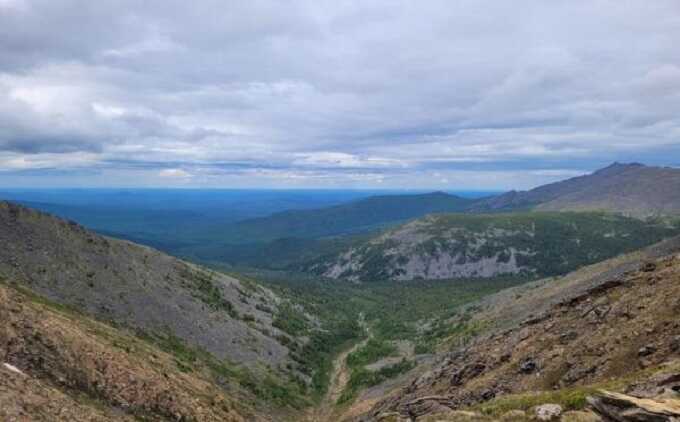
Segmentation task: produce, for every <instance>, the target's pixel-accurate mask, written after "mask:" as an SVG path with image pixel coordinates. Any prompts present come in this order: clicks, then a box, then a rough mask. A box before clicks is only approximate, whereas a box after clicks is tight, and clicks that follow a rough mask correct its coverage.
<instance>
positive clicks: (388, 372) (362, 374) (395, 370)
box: [338, 359, 415, 404]
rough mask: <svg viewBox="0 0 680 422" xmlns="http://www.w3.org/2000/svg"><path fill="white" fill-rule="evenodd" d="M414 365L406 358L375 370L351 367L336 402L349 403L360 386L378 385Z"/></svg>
mask: <svg viewBox="0 0 680 422" xmlns="http://www.w3.org/2000/svg"><path fill="white" fill-rule="evenodd" d="M414 367H415V363H414V362H412V361H409V360H406V359H402V360H401V362H399V363H397V364H394V365H390V366H385V367H383V368H380V369H379V370H377V371H369V370H367V369H365V368H363V367H358V368H354V369H352V373H351V374H350V378H349V382H348V383H347V387H346V388H345V390H344V391H343V392H342V395H341V396H340V398H339V399H338V404H344V403H349V402H351V401H352V400H354V398H355V397H356V396H357V394H358V393H359V391H360V390H361V389H362V388H366V387H372V386H374V385H378V384H380V383H382V382H385V381H386V380H388V379H390V378H394V377H396V376H398V375H401V374H403V373H405V372H408V371H410V370H411V369H413V368H414Z"/></svg>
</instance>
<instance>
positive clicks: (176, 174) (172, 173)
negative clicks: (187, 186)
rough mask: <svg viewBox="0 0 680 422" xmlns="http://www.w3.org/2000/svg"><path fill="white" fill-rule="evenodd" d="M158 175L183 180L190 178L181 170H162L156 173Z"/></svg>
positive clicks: (187, 173) (188, 174) (189, 175)
mask: <svg viewBox="0 0 680 422" xmlns="http://www.w3.org/2000/svg"><path fill="white" fill-rule="evenodd" d="M158 175H159V176H160V177H168V178H178V179H185V178H187V177H192V175H191V174H190V173H189V172H187V171H185V170H182V169H163V170H161V171H159V172H158Z"/></svg>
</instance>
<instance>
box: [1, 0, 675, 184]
mask: <svg viewBox="0 0 680 422" xmlns="http://www.w3.org/2000/svg"><path fill="white" fill-rule="evenodd" d="M678 15H680V5H678V3H677V2H674V1H671V0H667V1H658V2H655V3H654V6H650V5H647V4H642V3H640V2H633V1H624V2H620V1H614V0H610V1H606V0H603V1H597V2H591V1H586V0H583V1H571V2H558V3H554V2H551V3H549V4H548V3H545V2H540V1H528V0H527V1H519V2H511V3H502V2H496V1H481V2H480V1H461V2H455V3H452V2H449V1H444V0H442V1H428V2H413V1H406V0H403V1H396V2H394V1H390V2H382V1H381V2H360V1H348V2H330V1H328V2H326V1H302V0H300V1H294V2H287V3H283V4H282V3H280V2H275V1H265V0H258V1H252V2H227V3H225V2H221V1H217V0H205V1H200V2H193V3H188V2H183V1H160V0H158V1H156V0H153V1H145V2H137V1H113V0H110V1H108V0H106V1H105V0H102V1H97V2H88V1H84V0H67V1H63V2H54V1H48V0H6V1H4V2H2V3H0V151H8V152H13V153H19V154H26V155H31V154H33V155H39V154H46V153H64V154H70V153H75V152H86V153H93V154H95V155H96V156H97V157H98V159H97V160H96V163H94V164H93V166H102V167H105V168H108V169H118V170H120V171H125V169H130V168H131V166H133V165H132V164H131V163H134V166H133V167H134V168H135V169H140V171H141V169H144V170H145V171H153V170H154V169H156V170H157V169H173V168H177V169H182V168H185V167H186V168H188V169H191V170H193V171H196V172H200V171H201V169H205V171H206V172H213V171H217V170H219V169H226V168H228V169H240V170H238V171H245V170H243V169H246V170H247V171H255V170H256V169H261V170H262V171H263V172H264V173H263V174H270V173H267V172H272V171H285V170H287V169H288V170H290V171H291V172H293V173H294V172H296V171H297V172H302V173H305V172H306V173H305V174H307V175H309V177H312V175H314V174H318V175H319V177H321V176H320V174H321V172H324V173H323V174H324V176H323V178H327V177H326V176H325V175H326V174H328V175H332V174H337V175H338V180H341V179H342V177H345V176H346V175H347V174H350V173H351V172H352V171H354V172H356V173H357V174H360V173H361V171H363V170H365V173H364V174H379V175H380V177H389V175H390V174H393V175H395V177H396V176H398V175H401V174H404V173H405V172H406V173H408V172H414V174H415V172H422V171H427V170H433V171H434V170H436V171H440V170H442V169H446V168H447V167H448V169H449V170H457V169H459V170H463V169H464V170H465V171H473V169H475V168H477V169H478V170H479V171H480V172H482V171H490V170H491V169H493V168H495V169H496V170H502V169H508V168H511V169H514V170H517V171H520V170H522V169H525V170H529V169H537V167H539V168H540V167H541V166H542V167H543V168H546V169H548V168H553V167H555V166H556V165H558V166H559V167H560V168H563V169H569V170H582V169H584V168H586V169H592V168H594V167H595V166H597V165H600V164H601V163H606V162H607V161H611V160H614V159H617V160H624V161H625V160H631V161H633V160H639V158H638V157H641V156H644V158H645V159H646V160H647V161H648V162H650V163H656V164H671V162H670V161H669V160H670V159H671V158H673V157H672V154H677V152H678V151H677V147H676V146H675V145H677V139H678V135H680V117H678V115H677V112H676V111H677V110H678V109H680V55H678V53H677V49H676V48H674V45H675V43H676V42H677V40H678V39H680V21H678V20H677V18H675V17H677V16H678ZM671 161H672V160H671ZM675 161H677V160H675ZM126 163H128V164H126ZM537 163H538V164H537ZM60 165H64V166H68V161H65V162H63V163H61V164H60ZM135 166H137V167H135ZM216 169H217V170H216ZM293 173H291V174H293ZM480 174H481V173H480ZM543 174H544V175H545V174H546V173H543ZM540 175H541V174H538V173H537V174H536V177H539V176H540ZM253 177H258V175H257V174H256V173H253ZM329 177H330V176H329ZM364 180H366V181H369V180H373V181H375V180H376V179H371V178H370V177H366V178H365V179H364ZM423 180H425V179H423ZM532 180H534V179H532ZM367 183H368V182H367Z"/></svg>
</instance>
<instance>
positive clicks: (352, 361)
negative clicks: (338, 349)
mask: <svg viewBox="0 0 680 422" xmlns="http://www.w3.org/2000/svg"><path fill="white" fill-rule="evenodd" d="M396 353H397V348H396V347H395V346H394V345H393V344H392V343H389V342H387V341H385V340H380V339H375V338H372V339H370V340H368V342H366V345H365V346H364V347H362V348H360V349H358V350H356V351H354V352H352V353H350V354H349V355H348V356H347V365H348V366H349V367H350V368H356V367H359V366H366V365H368V364H370V363H373V362H377V361H379V360H380V359H382V358H384V357H388V356H394V355H395V354H396Z"/></svg>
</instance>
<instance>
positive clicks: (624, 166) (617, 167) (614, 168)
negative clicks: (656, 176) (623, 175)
mask: <svg viewBox="0 0 680 422" xmlns="http://www.w3.org/2000/svg"><path fill="white" fill-rule="evenodd" d="M643 167H646V166H645V165H644V164H642V163H635V162H633V163H619V162H618V161H615V162H614V163H612V164H610V165H608V166H607V167H604V168H601V169H599V170H596V171H595V172H594V173H593V174H613V173H620V172H622V171H626V170H630V169H638V168H643Z"/></svg>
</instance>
